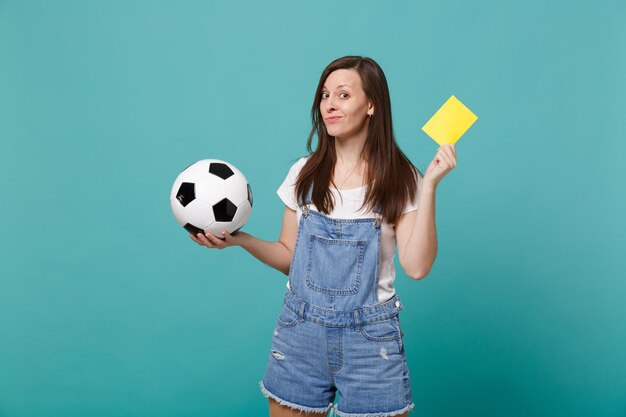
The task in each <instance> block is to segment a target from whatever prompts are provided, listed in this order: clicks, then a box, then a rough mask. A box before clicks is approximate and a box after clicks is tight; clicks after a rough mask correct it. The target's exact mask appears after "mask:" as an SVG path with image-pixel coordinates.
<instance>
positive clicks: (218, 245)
mask: <svg viewBox="0 0 626 417" xmlns="http://www.w3.org/2000/svg"><path fill="white" fill-rule="evenodd" d="M206 237H207V239H209V241H210V242H211V243H212V244H213V245H214V246H215V247H216V248H220V249H223V242H222V241H221V240H220V239H219V238H218V237H216V236H213V235H212V234H211V233H210V232H206Z"/></svg>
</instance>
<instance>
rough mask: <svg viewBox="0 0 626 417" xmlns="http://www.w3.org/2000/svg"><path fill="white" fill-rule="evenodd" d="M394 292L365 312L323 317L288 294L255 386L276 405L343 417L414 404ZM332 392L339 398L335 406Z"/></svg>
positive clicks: (394, 410) (383, 412)
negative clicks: (274, 401) (329, 412)
mask: <svg viewBox="0 0 626 417" xmlns="http://www.w3.org/2000/svg"><path fill="white" fill-rule="evenodd" d="M399 306H400V301H399V298H398V297H397V296H394V297H393V298H392V299H391V300H389V301H387V302H386V303H384V304H382V305H377V306H374V307H375V308H374V309H372V310H370V311H368V312H366V313H367V314H365V312H360V313H359V312H357V313H356V315H355V316H354V317H355V318H356V319H355V320H353V319H352V317H353V316H352V314H349V315H348V314H344V315H343V316H341V315H340V314H339V313H347V312H337V313H338V314H332V315H329V314H327V313H328V310H326V311H322V310H320V309H317V311H316V308H315V307H314V306H310V305H307V304H306V303H305V302H302V301H301V300H299V299H298V298H297V297H296V296H295V295H293V294H290V293H289V292H288V293H287V295H286V297H285V302H284V303H283V305H282V308H281V311H280V314H279V316H278V319H277V321H276V326H275V329H274V334H273V338H272V348H271V352H270V355H269V358H268V362H267V366H266V370H265V375H264V377H263V380H262V381H260V382H259V385H260V387H261V391H262V392H263V394H264V395H265V396H266V397H271V398H273V399H274V400H276V401H277V402H278V403H279V404H282V405H286V406H288V407H290V408H293V409H296V410H302V411H307V412H327V411H328V410H332V411H333V412H334V413H336V414H337V415H339V416H342V417H357V416H365V415H367V416H393V415H398V414H402V413H404V412H406V411H408V410H411V409H412V408H413V407H414V404H413V402H412V400H411V384H410V379H409V370H408V367H407V362H406V357H405V352H404V343H403V333H402V330H401V327H400V319H399V314H398V313H399V310H400V308H399ZM336 391H338V396H337V397H338V398H337V404H333V402H334V399H335V392H336Z"/></svg>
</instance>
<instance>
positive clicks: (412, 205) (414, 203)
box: [402, 173, 423, 214]
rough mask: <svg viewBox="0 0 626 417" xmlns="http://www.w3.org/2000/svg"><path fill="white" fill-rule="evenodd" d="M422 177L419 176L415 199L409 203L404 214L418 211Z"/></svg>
mask: <svg viewBox="0 0 626 417" xmlns="http://www.w3.org/2000/svg"><path fill="white" fill-rule="evenodd" d="M422 181H423V178H422V175H421V174H420V173H418V174H417V190H416V191H415V199H414V200H413V201H411V202H409V203H408V204H407V205H406V206H405V207H404V210H403V211H402V214H404V213H408V212H409V211H413V210H417V207H418V206H419V192H420V190H421V189H422Z"/></svg>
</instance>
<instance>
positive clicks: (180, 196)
mask: <svg viewBox="0 0 626 417" xmlns="http://www.w3.org/2000/svg"><path fill="white" fill-rule="evenodd" d="M195 188H196V187H195V185H194V184H193V183H191V182H183V183H182V184H181V185H180V187H179V188H178V192H177V193H176V199H177V200H178V201H180V204H182V205H183V207H187V204H189V203H191V202H192V201H193V200H194V199H195V198H196V191H195Z"/></svg>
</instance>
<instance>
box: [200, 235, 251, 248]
mask: <svg viewBox="0 0 626 417" xmlns="http://www.w3.org/2000/svg"><path fill="white" fill-rule="evenodd" d="M243 234H244V232H241V231H238V232H237V233H235V234H234V235H231V234H230V233H228V232H227V231H222V236H223V237H224V239H220V238H218V237H217V236H214V235H212V234H211V233H209V232H207V233H206V234H203V233H201V232H199V233H198V234H196V235H194V234H193V233H189V237H191V239H193V241H194V242H196V243H197V244H198V245H202V246H206V247H207V248H210V249H224V248H227V247H229V246H240V245H241V242H240V239H241V238H242V237H243Z"/></svg>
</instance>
